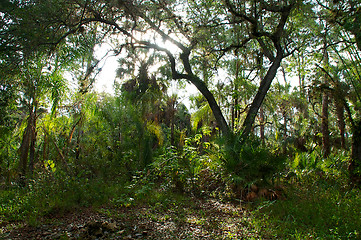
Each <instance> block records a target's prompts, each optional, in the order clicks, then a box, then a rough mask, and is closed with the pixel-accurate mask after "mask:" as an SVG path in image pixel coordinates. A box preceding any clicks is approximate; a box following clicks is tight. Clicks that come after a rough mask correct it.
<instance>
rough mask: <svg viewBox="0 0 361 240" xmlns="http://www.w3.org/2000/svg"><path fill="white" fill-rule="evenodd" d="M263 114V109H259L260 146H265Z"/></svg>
mask: <svg viewBox="0 0 361 240" xmlns="http://www.w3.org/2000/svg"><path fill="white" fill-rule="evenodd" d="M264 125H265V123H264V112H263V107H261V108H260V109H259V126H260V138H261V141H262V145H265V137H264Z"/></svg>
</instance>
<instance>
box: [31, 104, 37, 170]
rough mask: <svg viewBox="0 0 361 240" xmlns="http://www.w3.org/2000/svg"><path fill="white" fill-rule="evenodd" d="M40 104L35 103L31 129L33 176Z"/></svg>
mask: <svg viewBox="0 0 361 240" xmlns="http://www.w3.org/2000/svg"><path fill="white" fill-rule="evenodd" d="M37 108H38V104H37V102H36V101H35V103H34V111H33V114H32V115H33V117H32V122H31V128H30V149H29V151H30V152H29V173H30V175H32V174H33V171H34V164H35V144H36V134H37V133H36V114H37Z"/></svg>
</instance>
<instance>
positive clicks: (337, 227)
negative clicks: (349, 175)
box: [253, 173, 361, 239]
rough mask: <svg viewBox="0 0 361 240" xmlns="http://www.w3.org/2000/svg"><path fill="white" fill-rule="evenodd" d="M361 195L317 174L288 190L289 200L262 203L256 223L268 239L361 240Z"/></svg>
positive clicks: (312, 174)
mask: <svg viewBox="0 0 361 240" xmlns="http://www.w3.org/2000/svg"><path fill="white" fill-rule="evenodd" d="M360 209H361V192H360V190H359V189H351V188H347V187H345V185H343V184H341V183H340V182H339V181H335V179H325V177H324V176H322V177H320V176H318V175H317V174H315V173H311V174H309V175H308V176H304V178H303V179H302V180H301V181H299V182H297V183H294V184H293V185H290V186H289V187H287V198H286V199H283V200H280V201H274V202H262V203H260V204H258V205H257V207H256V209H255V211H254V212H253V217H254V220H253V221H254V224H255V225H257V226H258V228H259V230H260V232H262V233H263V234H264V237H265V238H269V237H272V238H278V239H360V237H361V231H360V229H361V222H360V219H361V211H360Z"/></svg>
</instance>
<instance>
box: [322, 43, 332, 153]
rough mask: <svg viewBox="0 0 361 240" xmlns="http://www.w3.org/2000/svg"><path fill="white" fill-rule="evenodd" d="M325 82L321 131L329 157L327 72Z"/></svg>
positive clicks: (325, 58) (325, 52) (326, 53)
mask: <svg viewBox="0 0 361 240" xmlns="http://www.w3.org/2000/svg"><path fill="white" fill-rule="evenodd" d="M326 44H327V43H326V39H325V46H324V50H323V62H324V67H325V69H327V68H328V67H329V60H328V52H327V49H326ZM323 84H324V85H325V86H326V88H325V90H323V92H322V120H321V121H322V122H321V132H322V150H323V157H324V158H327V157H328V156H329V155H330V153H331V145H330V131H329V128H328V115H329V113H328V108H329V93H328V90H327V86H328V75H327V74H326V73H325V74H324V75H323Z"/></svg>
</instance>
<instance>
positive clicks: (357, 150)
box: [348, 120, 361, 187]
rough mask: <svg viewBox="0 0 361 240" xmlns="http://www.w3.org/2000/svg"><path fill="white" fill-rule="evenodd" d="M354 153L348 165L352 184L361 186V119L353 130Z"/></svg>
mask: <svg viewBox="0 0 361 240" xmlns="http://www.w3.org/2000/svg"><path fill="white" fill-rule="evenodd" d="M352 133H353V134H352V153H351V161H350V165H349V167H348V170H349V174H350V183H351V185H354V186H358V187H361V174H360V170H361V169H360V167H361V120H358V121H356V122H355V123H354V127H353V131H352Z"/></svg>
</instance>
